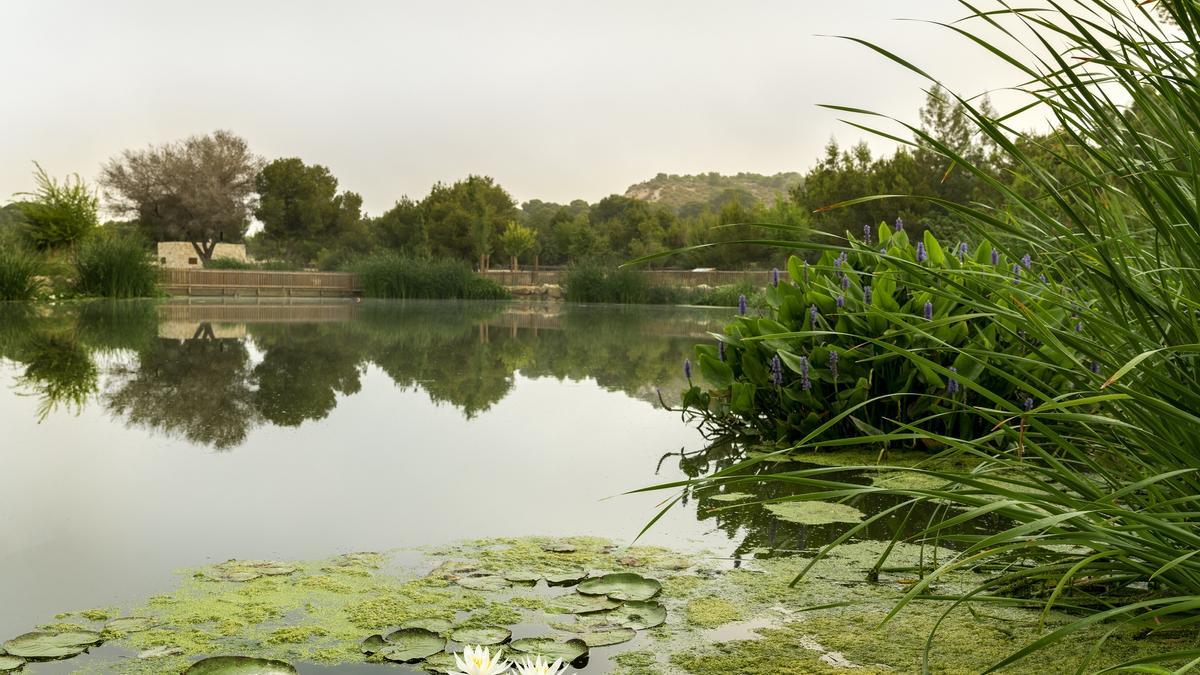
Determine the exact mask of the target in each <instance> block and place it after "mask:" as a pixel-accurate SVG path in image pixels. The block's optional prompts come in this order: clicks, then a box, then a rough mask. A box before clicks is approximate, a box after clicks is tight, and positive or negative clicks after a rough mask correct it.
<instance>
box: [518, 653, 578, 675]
mask: <svg viewBox="0 0 1200 675" xmlns="http://www.w3.org/2000/svg"><path fill="white" fill-rule="evenodd" d="M516 668H517V673H519V675H559V674H560V673H562V672H563V671H564V670H566V669H567V667H566V666H565V665H563V662H562V659H558V660H557V661H555V662H554V663H552V664H547V663H546V660H545V659H543V658H542V657H540V656H539V657H537V659H536V660H533V661H530V660H529V657H528V656H526V657H525V659H524V660H523V661H519V662H518V663H517V664H516Z"/></svg>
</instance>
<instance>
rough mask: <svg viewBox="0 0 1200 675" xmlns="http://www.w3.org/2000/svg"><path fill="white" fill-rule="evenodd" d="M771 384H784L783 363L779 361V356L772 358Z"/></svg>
mask: <svg viewBox="0 0 1200 675" xmlns="http://www.w3.org/2000/svg"><path fill="white" fill-rule="evenodd" d="M771 384H773V385H775V386H779V385H781V384H783V361H780V360H779V355H778V354H776V355H775V356H774V357H772V358H771Z"/></svg>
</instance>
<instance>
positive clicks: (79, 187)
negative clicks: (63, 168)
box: [21, 163, 98, 250]
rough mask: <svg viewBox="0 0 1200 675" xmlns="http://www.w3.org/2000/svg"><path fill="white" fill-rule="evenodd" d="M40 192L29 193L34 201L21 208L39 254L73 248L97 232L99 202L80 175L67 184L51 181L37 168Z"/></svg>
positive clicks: (52, 179)
mask: <svg viewBox="0 0 1200 675" xmlns="http://www.w3.org/2000/svg"><path fill="white" fill-rule="evenodd" d="M34 166H36V167H37V171H35V172H34V180H35V181H36V182H37V191H36V192H31V193H25V194H24V196H26V197H29V198H30V200H29V201H28V202H25V203H23V204H22V205H21V210H22V211H23V214H24V217H25V220H26V221H27V222H28V224H29V225H28V228H27V232H28V235H29V237H30V239H31V240H32V241H33V245H34V246H35V247H37V248H38V249H39V250H43V249H53V248H59V247H63V246H70V245H72V244H75V243H77V242H80V241H82V240H83V239H84V238H85V237H87V236H88V235H89V234H90V233H91V232H92V231H93V230H95V229H96V225H97V223H98V218H97V216H96V207H97V205H98V199H97V198H96V193H95V191H94V190H92V189H91V188H89V187H88V186H87V184H86V183H84V182H83V179H81V178H80V177H79V176H78V175H75V176H71V177H69V178H67V179H66V180H64V181H63V182H61V183H60V182H58V181H57V180H55V179H54V178H51V177H50V176H49V175H48V174H47V173H46V171H45V170H44V169H42V167H41V165H39V164H36V163H35V164H34Z"/></svg>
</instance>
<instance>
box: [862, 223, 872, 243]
mask: <svg viewBox="0 0 1200 675" xmlns="http://www.w3.org/2000/svg"><path fill="white" fill-rule="evenodd" d="M863 243H864V244H867V245H868V246H869V245H870V244H871V226H870V225H863Z"/></svg>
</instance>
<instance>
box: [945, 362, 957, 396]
mask: <svg viewBox="0 0 1200 675" xmlns="http://www.w3.org/2000/svg"><path fill="white" fill-rule="evenodd" d="M950 372H952V373H954V374H955V375H957V374H958V368H955V367H954V366H950ZM946 393H947V394H951V395H953V394H957V393H958V380H956V379H954V378H953V377H952V378H950V379H949V380H948V381H947V382H946Z"/></svg>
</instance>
